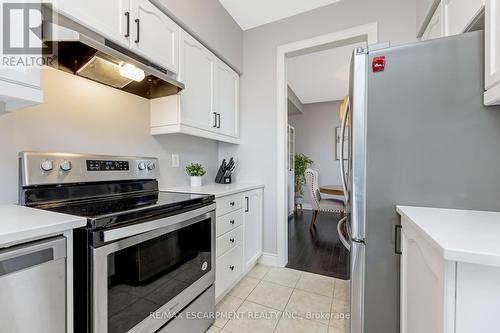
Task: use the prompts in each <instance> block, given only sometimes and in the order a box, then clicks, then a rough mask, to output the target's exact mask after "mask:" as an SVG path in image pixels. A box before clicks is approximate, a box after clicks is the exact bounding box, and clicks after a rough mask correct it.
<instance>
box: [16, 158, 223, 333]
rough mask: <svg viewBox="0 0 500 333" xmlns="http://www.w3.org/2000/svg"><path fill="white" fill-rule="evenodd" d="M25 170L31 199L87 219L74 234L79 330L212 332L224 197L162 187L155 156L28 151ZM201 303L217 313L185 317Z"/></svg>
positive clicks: (24, 194) (26, 200)
mask: <svg viewBox="0 0 500 333" xmlns="http://www.w3.org/2000/svg"><path fill="white" fill-rule="evenodd" d="M20 176H21V178H20V182H21V187H20V203H21V204H23V205H26V206H30V207H35V208H40V209H47V210H52V211H57V212H61V213H67V214H72V215H78V216H84V217H86V218H87V226H86V227H84V228H80V229H76V230H75V231H74V232H73V238H74V246H73V248H74V250H73V252H74V274H73V275H74V281H73V284H74V290H75V294H74V312H75V317H74V323H75V324H74V331H75V333H125V332H140V333H152V332H162V333H164V332H183V333H184V332H204V331H205V330H207V329H208V327H209V326H210V325H211V323H212V322H213V321H214V320H213V315H212V316H210V315H209V314H210V313H211V312H214V311H215V295H214V287H213V285H214V282H215V203H214V196H212V195H199V194H188V193H170V192H161V191H159V190H158V181H157V179H158V178H159V171H158V160H157V159H155V158H148V157H123V156H100V155H82V154H64V153H36V152H24V153H21V155H20ZM193 309H196V311H197V312H198V311H199V312H205V313H207V314H208V315H205V316H203V318H199V319H192V320H184V319H183V318H181V317H182V316H176V314H177V313H178V312H179V311H192V310H193Z"/></svg>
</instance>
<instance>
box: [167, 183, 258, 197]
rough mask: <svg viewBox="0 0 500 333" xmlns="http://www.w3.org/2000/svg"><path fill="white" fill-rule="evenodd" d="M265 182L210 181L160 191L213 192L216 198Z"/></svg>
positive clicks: (243, 190)
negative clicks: (225, 182)
mask: <svg viewBox="0 0 500 333" xmlns="http://www.w3.org/2000/svg"><path fill="white" fill-rule="evenodd" d="M263 187H264V184H247V183H234V184H216V183H210V184H206V185H202V186H200V187H191V186H189V185H187V186H175V187H164V188H161V189H160V191H165V192H180V193H199V194H213V195H215V197H216V198H219V197H223V196H226V195H230V194H235V193H240V192H245V191H250V190H254V189H257V188H263Z"/></svg>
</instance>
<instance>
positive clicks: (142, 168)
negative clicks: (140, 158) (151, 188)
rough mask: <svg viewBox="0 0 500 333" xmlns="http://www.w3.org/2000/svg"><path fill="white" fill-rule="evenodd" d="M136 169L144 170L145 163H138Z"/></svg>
mask: <svg viewBox="0 0 500 333" xmlns="http://www.w3.org/2000/svg"><path fill="white" fill-rule="evenodd" d="M137 167H138V168H139V170H144V169H146V163H144V162H140V163H139V164H138V165H137Z"/></svg>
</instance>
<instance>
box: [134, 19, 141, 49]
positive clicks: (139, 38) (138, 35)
mask: <svg viewBox="0 0 500 333" xmlns="http://www.w3.org/2000/svg"><path fill="white" fill-rule="evenodd" d="M135 23H136V24H137V38H136V39H135V43H136V44H138V43H139V41H140V40H141V21H140V20H139V19H135Z"/></svg>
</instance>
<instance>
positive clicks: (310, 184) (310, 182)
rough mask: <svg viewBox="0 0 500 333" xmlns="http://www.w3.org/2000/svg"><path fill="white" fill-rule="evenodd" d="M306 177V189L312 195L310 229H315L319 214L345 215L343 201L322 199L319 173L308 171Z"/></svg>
mask: <svg viewBox="0 0 500 333" xmlns="http://www.w3.org/2000/svg"><path fill="white" fill-rule="evenodd" d="M304 176H305V178H306V187H307V189H308V191H309V193H310V194H311V201H312V202H311V204H312V210H313V213H312V218H311V224H310V225H309V229H312V228H313V227H314V224H315V223H316V219H317V217H318V212H329V213H334V214H342V215H344V214H345V205H344V202H343V201H342V200H337V199H326V198H322V197H321V193H320V191H319V173H318V171H316V170H313V169H306V171H305V173H304Z"/></svg>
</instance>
